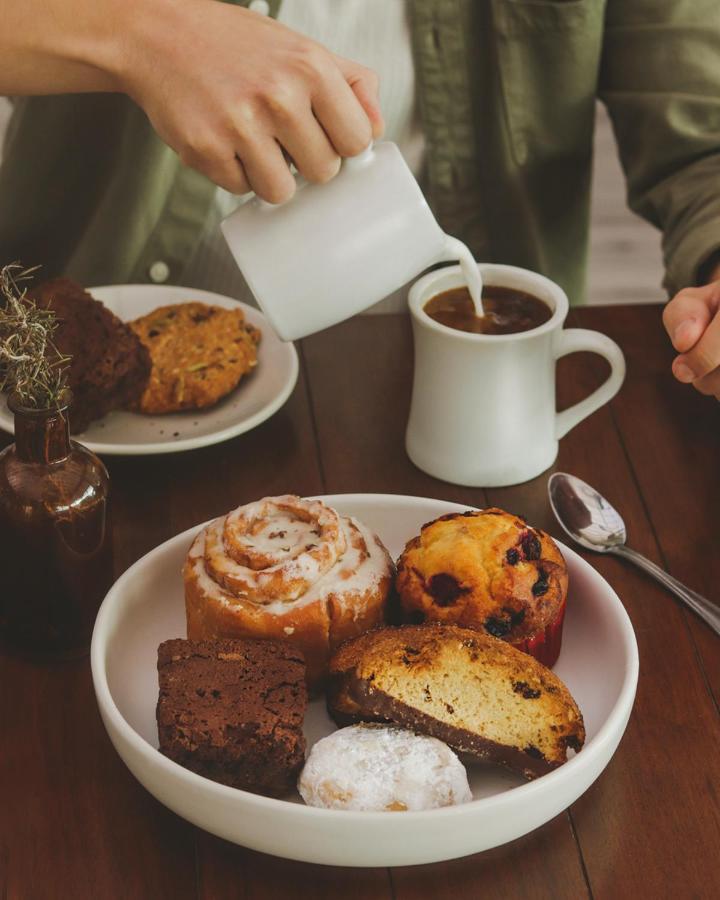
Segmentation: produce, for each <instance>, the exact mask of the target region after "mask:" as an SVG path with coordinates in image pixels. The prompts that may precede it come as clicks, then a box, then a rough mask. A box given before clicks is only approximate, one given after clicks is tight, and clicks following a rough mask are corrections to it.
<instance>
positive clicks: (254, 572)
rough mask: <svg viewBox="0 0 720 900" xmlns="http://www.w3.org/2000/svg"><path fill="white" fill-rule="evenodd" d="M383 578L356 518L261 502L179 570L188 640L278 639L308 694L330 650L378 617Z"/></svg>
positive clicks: (387, 575) (380, 555) (204, 538)
mask: <svg viewBox="0 0 720 900" xmlns="http://www.w3.org/2000/svg"><path fill="white" fill-rule="evenodd" d="M393 575H394V567H393V564H392V560H391V559H390V555H389V554H388V552H387V550H386V549H385V547H384V546H383V545H382V543H381V542H380V540H379V538H378V537H377V536H376V535H375V534H373V533H372V532H371V531H370V530H369V529H368V528H367V527H366V526H365V525H363V524H362V522H358V521H357V519H353V518H345V517H343V516H340V515H339V514H338V513H337V512H336V511H335V510H334V509H332V508H330V507H329V506H326V505H325V504H324V503H322V502H321V501H320V500H304V499H302V498H300V497H295V496H290V495H287V496H282V497H267V498H265V499H264V500H258V501H256V502H254V503H248V504H247V505H246V506H241V507H239V508H238V509H235V510H233V511H232V512H230V513H228V514H227V515H226V516H222V517H220V518H219V519H215V520H214V521H213V522H211V523H210V524H209V525H207V526H206V527H205V528H204V529H203V530H202V531H201V532H200V533H199V534H198V536H197V537H196V538H195V540H194V542H193V544H192V546H191V547H190V551H189V553H188V557H187V560H186V563H185V567H184V571H183V577H184V580H185V610H186V614H187V633H188V638H190V639H191V640H212V639H216V638H235V637H253V638H273V639H281V640H287V641H289V642H290V643H292V644H293V645H295V646H296V647H298V648H299V649H300V650H302V652H303V654H304V656H305V659H306V662H307V679H308V686H309V687H310V688H317V687H319V685H320V684H321V683H322V681H323V679H324V677H325V675H326V673H327V667H328V660H329V657H330V654H331V653H332V652H333V651H334V650H335V649H336V648H337V647H338V646H339V645H340V644H341V643H342V642H343V641H345V640H347V639H349V638H351V637H355V636H357V635H359V634H361V633H362V632H364V631H367V630H368V629H369V628H372V627H373V626H375V625H378V624H381V623H382V622H383V621H384V611H385V604H386V600H387V598H388V594H389V592H390V590H391V586H392V580H393Z"/></svg>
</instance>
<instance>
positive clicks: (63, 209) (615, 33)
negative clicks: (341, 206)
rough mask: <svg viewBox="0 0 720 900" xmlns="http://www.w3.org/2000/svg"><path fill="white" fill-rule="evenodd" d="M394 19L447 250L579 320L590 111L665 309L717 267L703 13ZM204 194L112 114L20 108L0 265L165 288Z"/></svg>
mask: <svg viewBox="0 0 720 900" xmlns="http://www.w3.org/2000/svg"><path fill="white" fill-rule="evenodd" d="M408 3H409V8H410V14H411V22H412V41H413V51H414V56H415V65H416V79H417V84H418V90H419V101H420V110H421V116H422V120H423V128H424V131H425V135H426V142H427V177H426V183H427V194H428V199H429V201H430V203H431V205H432V207H433V209H434V211H435V213H436V215H437V217H438V219H439V221H440V223H441V225H442V226H443V228H444V229H445V230H446V231H447V232H449V233H451V234H454V235H455V236H457V237H459V238H460V239H461V240H463V241H465V242H466V243H467V244H468V245H469V246H470V248H471V249H472V251H473V253H474V255H475V256H476V258H478V259H481V260H487V261H496V262H506V263H514V264H516V265H521V266H525V267H527V268H530V269H535V270H537V271H539V272H542V273H544V274H546V275H548V276H549V277H550V278H552V279H554V280H556V281H558V282H559V283H560V284H561V285H562V286H563V287H564V288H565V289H566V290H567V292H568V294H569V295H570V298H571V301H572V302H574V303H579V302H582V300H583V296H584V282H585V266H586V257H587V244H588V225H589V201H590V180H591V163H592V137H593V123H594V105H595V100H596V99H597V98H600V99H601V100H602V101H603V102H604V103H605V104H606V105H607V107H608V109H609V111H610V115H611V117H612V121H613V126H614V128H615V134H616V137H617V140H618V144H619V148H620V156H621V161H622V164H623V167H624V170H625V173H626V176H627V182H628V199H629V204H630V206H631V208H632V209H633V210H635V211H636V212H637V213H639V214H640V215H641V216H643V217H644V218H645V219H647V220H648V221H650V222H652V223H653V224H654V225H656V226H657V227H658V228H660V229H662V232H663V250H664V258H665V265H666V281H665V286H666V288H667V290H668V292H670V293H673V292H674V291H676V290H678V289H679V288H681V287H683V286H686V285H690V284H694V283H695V282H696V278H697V271H698V268H699V266H700V265H701V264H702V263H703V262H704V261H705V260H706V259H707V258H708V256H709V255H710V254H711V253H714V252H715V251H717V250H718V248H720V4H719V3H718V0H408ZM278 7H279V2H278V0H276V2H274V3H271V8H272V12H273V13H274V14H277V10H278ZM214 193H215V188H214V185H213V184H211V183H210V182H209V181H208V180H207V179H206V178H205V177H204V176H202V175H200V174H198V173H196V172H195V171H193V170H191V169H188V168H186V167H185V166H183V165H182V164H181V163H180V161H179V159H178V157H177V156H176V154H175V153H174V152H173V151H172V150H170V149H169V148H168V147H166V146H165V145H164V144H163V143H162V141H161V140H160V139H159V138H158V137H157V136H156V135H155V133H154V131H153V130H152V128H151V126H150V124H149V123H148V121H147V119H146V117H145V115H144V113H143V112H142V111H141V110H140V109H139V108H138V107H136V106H135V105H134V104H133V103H132V102H131V101H130V100H129V99H128V98H127V97H124V96H122V95H116V94H89V95H87V94H86V95H67V96H51V97H30V98H23V99H20V100H18V101H17V102H16V108H15V112H14V114H13V117H12V120H11V124H10V128H9V131H8V136H7V141H6V147H5V153H4V159H3V163H2V166H0V261H8V260H13V259H20V260H22V261H23V263H25V264H26V265H34V264H36V263H42V265H43V270H44V272H45V273H47V274H48V275H51V274H55V273H61V272H62V273H66V274H68V275H70V276H72V277H74V278H76V279H77V280H78V281H80V282H81V283H84V284H106V283H111V282H142V281H147V280H148V279H149V277H150V275H149V273H150V267H151V266H152V264H153V262H155V261H157V260H163V261H164V262H165V263H167V265H168V266H169V280H170V281H171V282H175V283H178V284H181V283H182V274H183V267H184V265H185V263H186V261H187V260H188V259H189V258H190V257H191V256H192V253H193V251H194V249H195V246H196V244H197V242H198V240H199V238H200V234H201V231H202V228H203V225H204V223H205V221H206V219H207V216H208V214H209V211H210V208H211V206H212V203H213V199H214Z"/></svg>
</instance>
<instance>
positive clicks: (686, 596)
mask: <svg viewBox="0 0 720 900" xmlns="http://www.w3.org/2000/svg"><path fill="white" fill-rule="evenodd" d="M612 552H613V553H616V554H617V555H618V556H623V557H624V558H625V559H629V560H630V561H631V562H634V563H635V565H636V566H639V567H640V568H641V569H643V570H644V571H645V572H647V573H648V574H649V575H652V576H653V578H656V579H657V580H658V581H659V582H660V584H662V585H664V586H665V587H666V588H667V589H668V590H669V591H672V592H673V594H675V596H676V597H679V598H680V599H681V600H682V602H683V603H684V604H685V605H686V606H689V607H690V609H692V610H693V612H695V613H697V614H698V615H699V616H700V618H701V619H703V620H704V621H705V622H707V624H708V625H709V626H710V627H711V628H712V630H713V631H714V632H715V633H716V634H720V607H717V606H716V605H715V604H714V603H711V602H710V600H708V599H706V598H705V597H703V596H702V595H701V594H698V593H697V592H696V591H691V590H690V588H689V587H686V586H685V585H684V584H683V583H682V582H681V581H678V580H677V578H673V577H672V575H668V573H667V572H666V571H665V570H664V569H661V568H660V566H657V565H655V563H654V562H651V561H650V560H649V559H647V558H646V557H644V556H643V555H642V553H638V552H637V550H632V549H631V548H630V547H626V546H625V545H624V544H619V545H618V546H616V547H613V549H612Z"/></svg>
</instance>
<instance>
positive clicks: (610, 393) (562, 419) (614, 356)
mask: <svg viewBox="0 0 720 900" xmlns="http://www.w3.org/2000/svg"><path fill="white" fill-rule="evenodd" d="M581 350H585V351H589V352H590V353H597V354H598V355H599V356H604V357H605V359H606V360H607V361H608V362H609V363H610V375H609V376H608V377H607V379H606V380H605V381H604V382H603V383H602V384H601V385H600V387H599V388H597V390H595V391H593V392H592V394H590V396H589V397H586V398H585V399H584V400H581V401H580V402H579V403H576V404H575V405H574V406H571V407H569V408H568V409H564V410H563V411H562V412H561V413H557V414H556V416H555V437H556V438H557V439H558V440H560V438H562V437H565V435H566V434H567V433H568V431H570V429H571V428H574V427H575V426H576V425H577V424H579V423H580V422H582V420H583V419H586V418H587V417H588V416H589V415H591V414H592V413H594V412H595V410H596V409H599V408H600V407H601V406H603V404H605V403H607V402H608V401H609V400H612V398H613V397H614V396H615V394H617V392H618V391H619V390H620V388H621V386H622V383H623V381H624V380H625V357H624V356H623V352H622V350H621V349H620V347H618V345H617V344H616V343H615V341H613V340H612V339H611V338H609V337H608V336H607V335H605V334H601V333H600V332H599V331H590V330H589V329H587V328H567V329H565V330H563V331H561V332H559V334H558V339H557V342H556V344H555V359H556V360H557V359H560V357H562V356H567V355H568V354H569V353H577V352H579V351H581Z"/></svg>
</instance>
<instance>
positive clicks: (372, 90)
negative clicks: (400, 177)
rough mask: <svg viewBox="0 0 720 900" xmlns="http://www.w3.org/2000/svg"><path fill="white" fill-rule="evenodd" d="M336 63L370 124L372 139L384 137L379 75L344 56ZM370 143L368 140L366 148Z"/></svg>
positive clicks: (336, 60)
mask: <svg viewBox="0 0 720 900" xmlns="http://www.w3.org/2000/svg"><path fill="white" fill-rule="evenodd" d="M335 62H336V63H337V65H338V69H339V70H340V72H341V74H342V76H343V78H344V79H345V82H346V83H347V85H348V86H349V87H350V89H351V90H352V92H353V94H354V95H355V97H356V98H357V100H358V102H359V103H360V106H362V108H363V110H364V112H365V115H366V116H367V118H368V120H369V122H370V126H371V130H372V137H373V138H374V139H377V138H380V137H382V135H383V132H384V131H385V120H384V119H383V115H382V111H381V109H380V81H379V79H378V77H377V74H376V73H375V72H374V71H373V70H372V69H368V68H366V67H365V66H361V65H359V64H358V63H356V62H352V60H349V59H344V58H343V57H342V56H335ZM369 142H370V141H369V139H368V141H367V142H366V144H365V146H367V144H368V143H369ZM363 149H364V148H363Z"/></svg>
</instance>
